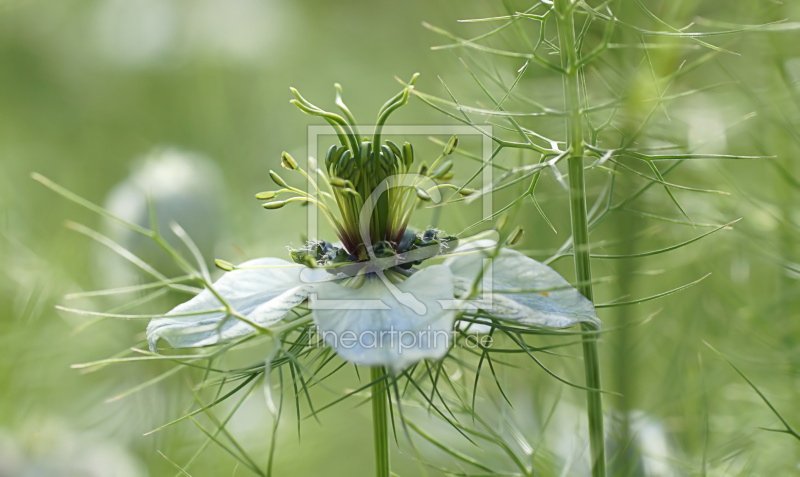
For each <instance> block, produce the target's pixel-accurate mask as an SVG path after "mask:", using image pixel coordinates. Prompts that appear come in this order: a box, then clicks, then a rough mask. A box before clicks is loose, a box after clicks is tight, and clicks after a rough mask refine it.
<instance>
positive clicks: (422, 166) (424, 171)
mask: <svg viewBox="0 0 800 477" xmlns="http://www.w3.org/2000/svg"><path fill="white" fill-rule="evenodd" d="M419 175H421V176H427V175H428V164H427V163H425V162H423V163H422V164H420V165H419Z"/></svg>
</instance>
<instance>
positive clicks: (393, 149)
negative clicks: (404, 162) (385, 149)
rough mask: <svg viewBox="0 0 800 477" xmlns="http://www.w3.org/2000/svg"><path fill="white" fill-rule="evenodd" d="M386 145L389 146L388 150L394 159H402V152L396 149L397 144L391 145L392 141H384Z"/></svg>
mask: <svg viewBox="0 0 800 477" xmlns="http://www.w3.org/2000/svg"><path fill="white" fill-rule="evenodd" d="M386 145H387V146H389V149H391V150H392V152H393V153H394V155H395V157H397V158H398V159H402V158H403V152H402V151H401V150H400V148H399V147H397V144H395V143H393V142H392V141H386Z"/></svg>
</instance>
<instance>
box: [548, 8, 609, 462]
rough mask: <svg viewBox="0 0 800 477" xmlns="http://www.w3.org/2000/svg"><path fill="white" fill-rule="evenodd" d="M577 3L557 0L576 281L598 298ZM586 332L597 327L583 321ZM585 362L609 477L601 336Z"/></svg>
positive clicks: (592, 341)
mask: <svg viewBox="0 0 800 477" xmlns="http://www.w3.org/2000/svg"><path fill="white" fill-rule="evenodd" d="M574 8H575V4H574V3H573V2H572V0H555V11H556V23H557V27H558V40H559V47H560V49H561V66H562V67H563V69H564V71H565V74H564V80H563V83H564V105H565V107H566V110H567V111H568V113H569V114H568V116H567V143H568V147H569V156H568V157H569V158H568V165H569V208H570V217H571V219H572V237H573V247H574V249H575V280H576V281H577V282H578V290H579V291H580V292H581V293H582V294H583V295H584V296H585V297H586V298H588V299H589V300H592V301H594V293H593V291H592V268H591V262H590V259H589V224H588V219H587V216H586V184H585V181H584V177H583V155H584V143H583V118H582V113H581V105H580V81H579V80H580V77H579V73H580V71H579V68H578V61H579V58H578V51H577V50H576V44H575V20H574ZM582 326H583V329H584V330H586V331H589V330H594V329H595V328H594V326H592V325H589V324H583V325H582ZM583 363H584V370H585V373H586V387H587V388H589V390H588V391H587V395H586V398H587V401H588V406H587V407H588V413H589V442H590V447H591V453H592V476H594V477H605V475H606V451H605V436H604V432H603V400H602V395H601V394H600V359H599V354H598V350H597V335H596V334H587V335H586V336H584V338H583Z"/></svg>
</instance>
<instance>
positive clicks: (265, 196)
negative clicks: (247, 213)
mask: <svg viewBox="0 0 800 477" xmlns="http://www.w3.org/2000/svg"><path fill="white" fill-rule="evenodd" d="M276 195H278V194H277V193H275V192H274V191H271V190H268V191H264V192H259V193H258V194H256V199H258V200H270V199H274V198H275V196H276Z"/></svg>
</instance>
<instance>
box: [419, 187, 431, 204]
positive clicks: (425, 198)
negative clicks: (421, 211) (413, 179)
mask: <svg viewBox="0 0 800 477" xmlns="http://www.w3.org/2000/svg"><path fill="white" fill-rule="evenodd" d="M417 197H419V200H421V201H423V202H430V201H431V200H432V199H431V196H430V194H428V192H427V191H426V190H425V189H422V188H420V187H417Z"/></svg>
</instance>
